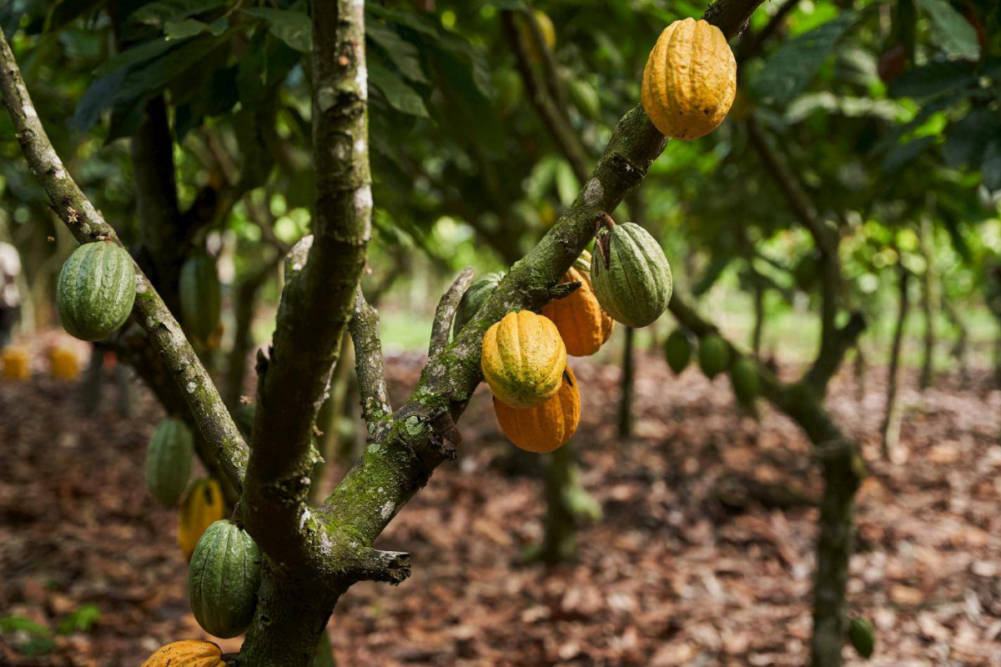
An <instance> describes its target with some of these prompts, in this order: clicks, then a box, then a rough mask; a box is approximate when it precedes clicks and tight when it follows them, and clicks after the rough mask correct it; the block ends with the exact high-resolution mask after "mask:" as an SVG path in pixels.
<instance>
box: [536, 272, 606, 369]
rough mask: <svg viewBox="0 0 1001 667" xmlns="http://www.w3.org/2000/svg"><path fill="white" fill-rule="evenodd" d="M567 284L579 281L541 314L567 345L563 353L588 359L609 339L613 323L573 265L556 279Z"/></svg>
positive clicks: (583, 275)
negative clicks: (559, 278)
mask: <svg viewBox="0 0 1001 667" xmlns="http://www.w3.org/2000/svg"><path fill="white" fill-rule="evenodd" d="M570 282H579V283H580V287H579V288H578V289H576V290H574V291H573V292H572V293H571V294H570V296H566V297H564V298H562V299H553V300H552V301H550V302H549V303H547V304H546V305H545V307H543V309H542V314H543V315H545V316H546V317H548V318H549V319H551V320H552V321H553V324H555V325H556V328H557V329H558V330H559V332H560V337H561V338H562V339H563V342H564V344H566V346H567V354H569V355H571V356H574V357H589V356H591V355H592V354H594V353H595V352H597V351H598V350H600V349H601V346H602V345H603V344H604V343H605V341H606V340H608V337H609V336H611V334H612V328H613V327H614V326H615V321H614V320H612V318H611V317H609V316H608V313H606V312H605V311H604V310H602V309H601V304H599V303H598V298H597V297H596V296H595V295H594V291H593V289H592V287H591V281H590V279H589V278H588V277H587V275H586V274H584V273H582V272H581V271H580V270H578V269H577V267H576V266H573V267H571V268H570V270H569V271H567V272H566V273H565V274H563V279H562V280H560V283H570Z"/></svg>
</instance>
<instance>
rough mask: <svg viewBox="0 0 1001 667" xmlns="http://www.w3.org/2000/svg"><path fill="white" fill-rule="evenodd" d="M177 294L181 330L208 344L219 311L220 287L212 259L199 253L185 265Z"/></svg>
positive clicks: (220, 303)
mask: <svg viewBox="0 0 1001 667" xmlns="http://www.w3.org/2000/svg"><path fill="white" fill-rule="evenodd" d="M178 295H179V296H180V299H181V324H183V325H184V330H185V331H187V332H188V333H189V334H191V335H192V336H194V337H195V338H197V339H198V340H199V341H201V342H203V343H204V342H206V341H208V340H209V337H210V336H211V335H212V333H213V332H214V331H215V330H216V327H217V326H218V324H219V314H220V313H221V312H222V285H221V284H220V283H219V272H218V271H217V270H216V265H215V260H214V259H212V257H210V256H209V255H207V254H206V253H201V252H200V253H197V254H195V255H193V256H192V257H190V258H188V260H187V261H185V262H184V266H182V267H181V278H180V284H179V286H178Z"/></svg>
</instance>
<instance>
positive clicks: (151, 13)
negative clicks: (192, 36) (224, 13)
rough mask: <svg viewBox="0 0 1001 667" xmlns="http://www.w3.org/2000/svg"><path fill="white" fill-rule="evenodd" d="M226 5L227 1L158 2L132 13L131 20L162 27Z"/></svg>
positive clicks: (169, 0) (186, 0)
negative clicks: (170, 22)
mask: <svg viewBox="0 0 1001 667" xmlns="http://www.w3.org/2000/svg"><path fill="white" fill-rule="evenodd" d="M225 4H226V0H157V1H156V2H151V3H149V4H147V5H143V6H142V7H140V8H139V9H137V10H136V11H134V12H132V14H131V15H130V16H129V20H130V21H132V22H133V23H142V24H144V25H150V26H154V27H160V26H162V25H164V24H166V23H167V22H169V21H180V20H182V19H186V18H188V17H189V16H194V15H195V14H201V13H202V12H205V11H208V10H210V9H215V8H216V7H222V6H223V5H225Z"/></svg>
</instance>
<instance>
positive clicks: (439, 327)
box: [428, 267, 473, 357]
mask: <svg viewBox="0 0 1001 667" xmlns="http://www.w3.org/2000/svg"><path fill="white" fill-rule="evenodd" d="M471 282H473V270H472V269H471V268H469V267H466V268H465V269H463V270H462V272H461V273H460V274H459V275H458V276H456V278H455V280H454V281H453V282H452V284H451V285H450V286H449V288H448V289H447V290H446V291H445V294H443V295H442V297H441V300H439V301H438V308H436V309H435V312H434V324H433V325H432V327H431V344H430V346H429V348H428V357H434V356H436V355H438V354H441V352H442V351H443V350H444V349H445V347H446V346H447V345H448V337H449V333H450V332H451V331H452V321H453V320H455V311H456V309H457V308H458V307H459V300H460V299H462V295H463V294H465V293H466V290H467V289H469V284H470V283H471Z"/></svg>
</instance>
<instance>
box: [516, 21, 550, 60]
mask: <svg viewBox="0 0 1001 667" xmlns="http://www.w3.org/2000/svg"><path fill="white" fill-rule="evenodd" d="M532 14H533V15H534V16H535V22H536V23H537V24H538V26H539V32H541V33H542V41H543V43H544V44H545V45H546V48H547V49H549V50H550V51H552V50H553V49H554V48H556V26H555V25H553V20H552V19H551V18H549V16H548V15H547V14H546V13H545V12H544V11H542V10H541V9H536V10H534V11H533V12H532ZM527 19H528V16H527V15H525V22H524V23H523V24H522V28H521V30H522V38H523V39H524V40H525V45H526V46H528V54H529V56H531V58H532V60H534V61H535V62H537V63H541V62H542V53H541V52H540V51H539V47H538V46H537V45H536V42H535V36H534V35H533V34H532V29H531V26H529V25H528V22H527Z"/></svg>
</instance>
